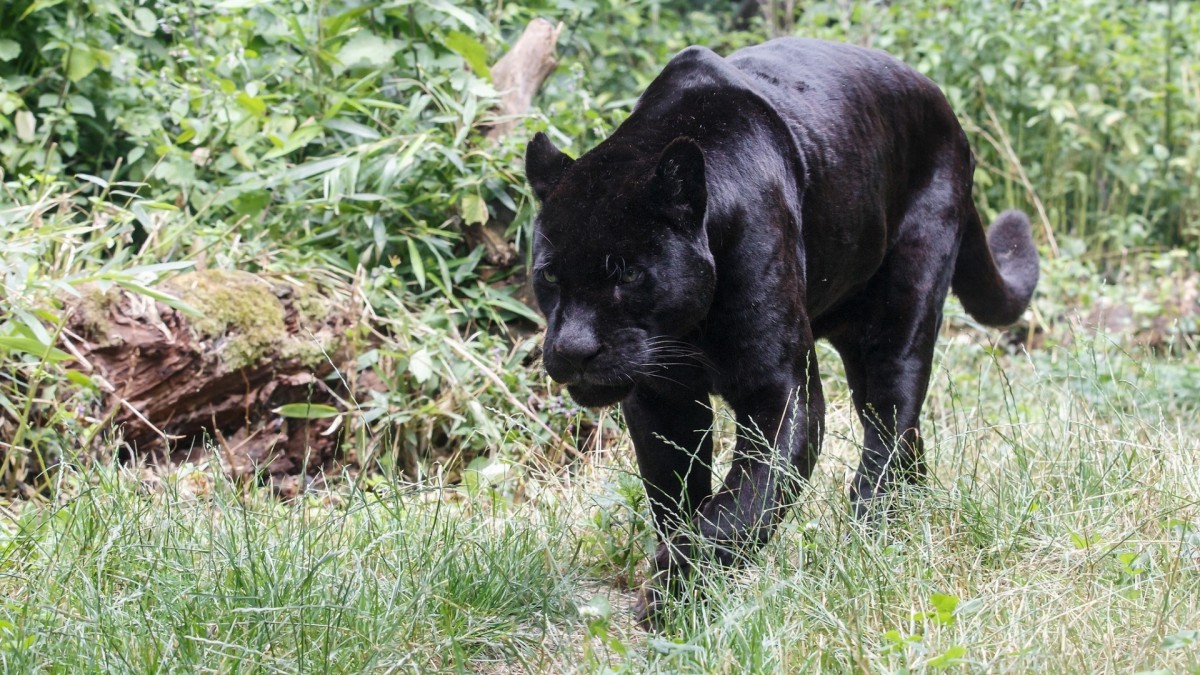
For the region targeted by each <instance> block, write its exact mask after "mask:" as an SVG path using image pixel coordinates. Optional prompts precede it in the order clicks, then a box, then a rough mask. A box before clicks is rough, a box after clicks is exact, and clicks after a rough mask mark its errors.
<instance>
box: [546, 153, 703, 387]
mask: <svg viewBox="0 0 1200 675" xmlns="http://www.w3.org/2000/svg"><path fill="white" fill-rule="evenodd" d="M525 170H526V174H527V176H528V178H529V182H530V184H531V185H532V187H533V191H534V194H535V195H536V196H537V198H538V200H539V201H540V202H541V203H542V210H541V213H539V214H538V217H537V222H536V224H535V231H534V240H533V278H534V291H535V293H536V295H537V300H538V304H539V305H540V306H541V309H542V312H543V313H544V314H545V315H546V339H545V344H544V346H543V354H544V355H543V361H544V363H545V365H546V372H547V373H549V374H550V377H552V378H553V379H555V380H556V381H558V382H562V383H563V384H566V385H567V389H568V391H570V393H571V396H572V397H573V398H574V399H575V400H576V401H578V402H579V403H580V404H582V405H585V406H603V405H610V404H613V403H616V402H618V401H620V400H621V399H623V398H624V397H625V396H626V395H627V394H628V393H629V391H630V390H631V389H632V388H633V385H634V384H636V383H637V382H639V381H643V380H646V379H647V378H653V377H655V375H656V373H658V372H661V370H662V369H663V368H664V367H665V366H666V365H668V364H670V363H672V362H678V361H680V360H681V359H684V358H686V355H684V354H682V353H681V350H686V349H687V348H686V347H683V346H681V343H679V342H678V340H677V339H678V338H679V337H681V336H683V335H686V334H687V333H689V332H691V331H692V330H694V329H695V328H696V327H697V326H698V324H699V323H700V322H701V321H703V320H704V317H705V316H706V315H707V314H708V309H709V306H710V305H711V304H712V298H713V292H714V289H715V286H716V268H715V266H714V264H713V257H712V253H711V251H710V250H709V245H708V235H707V233H706V231H705V227H704V216H705V210H706V206H707V201H708V193H707V190H706V187H705V166H704V153H703V151H702V150H701V149H700V146H698V145H697V144H696V143H695V142H694V141H692V140H690V139H687V138H676V139H675V140H674V141H672V142H671V143H670V144H668V145H667V146H666V148H665V149H663V150H662V151H661V152H654V151H649V152H647V151H646V149H644V148H630V147H626V148H611V147H605V146H603V145H602V146H600V147H599V148H597V149H596V150H593V151H592V152H590V153H588V154H585V155H584V156H583V157H581V158H580V159H579V160H572V159H571V158H570V157H567V155H565V154H563V153H562V152H561V151H559V150H558V148H556V147H554V144H553V143H552V142H551V141H550V139H549V138H547V137H546V135H545V134H541V133H539V134H537V135H536V136H535V137H534V138H533V140H532V141H531V142H530V143H529V146H528V148H527V149H526V153H525Z"/></svg>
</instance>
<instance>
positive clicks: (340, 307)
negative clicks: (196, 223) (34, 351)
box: [67, 271, 357, 477]
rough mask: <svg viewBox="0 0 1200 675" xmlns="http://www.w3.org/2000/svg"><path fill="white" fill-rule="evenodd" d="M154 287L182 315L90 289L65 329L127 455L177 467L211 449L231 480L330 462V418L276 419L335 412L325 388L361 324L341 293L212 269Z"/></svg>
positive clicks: (334, 390) (124, 294)
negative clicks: (292, 413)
mask: <svg viewBox="0 0 1200 675" xmlns="http://www.w3.org/2000/svg"><path fill="white" fill-rule="evenodd" d="M157 290H158V291H161V292H162V293H165V294H169V295H171V296H174V297H176V298H178V299H179V300H180V301H181V303H182V305H180V309H175V308H172V307H169V306H167V305H166V304H163V303H162V302H159V301H156V300H155V299H153V298H151V297H149V296H148V295H146V294H142V293H135V292H131V291H128V290H123V289H119V288H112V289H109V290H107V291H104V292H102V291H101V290H99V289H91V290H90V291H89V292H88V293H86V294H85V295H84V296H83V298H81V299H80V300H79V301H77V302H76V304H75V306H74V312H73V313H72V316H71V320H70V322H69V324H68V331H67V335H68V336H70V337H69V338H68V339H69V340H70V341H71V344H70V345H69V348H70V349H71V351H73V352H74V353H75V354H76V355H77V357H78V359H79V361H80V363H81V364H82V366H83V368H84V369H85V370H86V371H88V372H89V373H90V374H91V375H92V376H93V379H94V380H95V381H97V382H98V383H99V384H100V386H101V388H102V390H103V391H104V399H105V404H106V406H107V409H108V410H109V411H110V415H111V416H112V418H113V422H114V426H115V427H116V428H117V429H119V430H120V433H121V435H122V441H123V447H124V448H125V449H126V452H127V453H128V454H129V455H131V456H137V457H147V458H150V459H153V460H160V461H161V460H162V459H164V458H167V459H170V460H172V461H175V462H180V461H186V460H188V459H189V458H191V459H193V460H195V459H196V458H198V457H199V456H211V454H209V453H210V451H215V454H216V455H217V458H218V459H219V461H220V462H221V464H222V465H223V466H224V468H225V469H226V470H227V471H228V472H229V473H230V474H232V475H234V476H238V477H241V476H248V475H263V476H272V475H274V476H281V475H291V474H296V473H298V472H300V471H301V469H302V468H305V467H307V469H308V472H309V473H310V474H311V473H314V472H316V471H317V470H320V469H328V468H330V467H331V466H332V465H333V464H335V463H337V461H338V459H339V458H338V456H337V455H338V450H339V448H338V436H339V435H338V434H336V433H330V434H324V435H323V432H326V431H328V428H329V426H330V424H331V421H330V420H328V419H325V420H311V421H310V420H306V419H297V418H285V417H282V416H281V415H279V414H278V413H276V412H275V410H276V409H278V408H279V407H280V406H283V405H286V404H290V403H304V402H307V403H318V404H325V405H334V406H336V402H337V399H338V398H339V396H343V395H344V394H345V392H344V391H338V388H339V387H340V385H331V384H329V383H326V382H325V381H324V379H325V378H326V376H328V375H330V374H331V373H332V372H333V371H334V368H335V367H337V366H340V365H342V364H343V363H344V362H346V361H348V360H349V356H350V351H351V350H350V346H351V341H352V339H353V336H354V334H355V331H354V326H355V325H356V323H357V321H356V319H357V316H356V315H355V312H354V309H353V308H354V307H355V305H356V303H354V302H352V301H351V300H352V298H351V297H350V295H349V292H348V291H346V290H345V289H341V290H337V289H331V288H329V287H324V286H317V285H315V284H310V283H302V282H297V281H294V280H285V279H282V278H278V277H267V276H259V275H254V274H249V273H245V272H219V271H203V272H192V273H187V274H182V275H179V276H177V277H174V278H172V279H170V280H168V281H166V282H164V283H163V284H161V285H160V286H159V287H158V289H157ZM172 304H177V303H172ZM185 306H186V307H185ZM188 310H195V311H194V312H193V311H188ZM335 380H336V378H335Z"/></svg>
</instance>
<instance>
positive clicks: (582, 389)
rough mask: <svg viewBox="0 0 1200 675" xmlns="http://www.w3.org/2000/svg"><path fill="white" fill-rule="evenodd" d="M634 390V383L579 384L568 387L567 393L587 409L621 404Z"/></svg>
mask: <svg viewBox="0 0 1200 675" xmlns="http://www.w3.org/2000/svg"><path fill="white" fill-rule="evenodd" d="M632 390H633V383H632V382H629V381H626V382H624V383H621V384H597V383H591V382H577V383H575V384H568V385H567V392H568V393H569V394H571V398H572V399H574V400H575V402H576V403H578V404H579V405H581V406H583V407H585V408H603V407H605V406H610V405H615V404H617V403H620V402H621V401H622V400H624V398H625V397H626V396H628V395H629V392H630V391H632Z"/></svg>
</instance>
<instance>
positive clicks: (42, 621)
mask: <svg viewBox="0 0 1200 675" xmlns="http://www.w3.org/2000/svg"><path fill="white" fill-rule="evenodd" d="M832 357H833V354H832V352H829V353H826V354H823V365H824V367H825V369H826V378H825V386H826V390H827V398H828V400H829V408H830V412H829V415H828V425H827V428H828V433H827V436H826V447H825V453H824V456H823V458H822V460H821V462H820V464H819V467H818V472H817V475H816V476H815V477H814V479H813V481H812V483H811V485H810V488H809V489H808V491H807V494H806V495H805V496H804V498H803V499H802V500H801V503H800V504H799V505H798V506H797V508H796V509H794V511H793V514H792V516H791V517H790V518H789V519H788V520H787V521H786V523H785V526H784V528H783V530H782V531H781V532H780V534H779V536H778V537H776V539H775V540H774V541H773V542H772V543H771V544H770V545H769V546H768V547H767V549H766V550H764V551H762V552H761V554H759V555H758V556H756V560H755V561H754V564H752V565H751V566H749V567H748V568H746V569H745V570H743V571H741V572H739V573H736V574H726V573H723V572H719V571H714V570H708V571H705V572H704V573H703V575H702V582H703V585H704V588H705V593H704V599H702V600H700V601H697V602H693V603H690V604H681V605H679V606H678V607H676V608H675V611H674V612H673V614H672V616H671V617H670V619H669V625H668V628H667V629H666V630H665V631H664V632H663V633H661V634H647V633H644V632H642V631H641V630H639V629H637V628H635V627H634V626H632V624H631V621H630V618H629V612H628V606H629V604H630V603H631V600H632V593H631V592H630V591H629V590H628V589H627V584H626V582H627V581H629V580H630V578H631V577H632V576H636V573H637V572H638V571H640V569H641V568H639V567H638V565H637V563H638V561H639V560H640V559H641V558H642V556H644V554H645V551H646V550H647V547H648V546H649V541H648V531H647V529H646V526H645V521H644V519H643V514H644V509H643V507H644V503H643V500H642V498H641V492H640V490H639V489H638V487H637V481H636V479H635V478H634V475H633V466H632V464H631V461H632V460H631V453H630V452H629V451H628V448H626V447H624V442H623V444H622V445H621V446H619V447H616V448H609V449H607V450H605V451H603V452H601V453H599V454H595V455H592V456H591V457H590V458H589V460H588V462H587V463H586V464H584V465H577V466H575V467H573V469H572V470H570V471H567V472H559V473H557V474H548V473H538V472H536V471H535V470H534V469H532V468H528V467H525V468H521V467H508V469H509V470H508V471H506V472H501V471H496V472H487V471H484V472H481V473H480V474H479V476H475V477H473V478H472V479H469V480H467V481H466V483H465V486H460V487H458V488H444V489H438V488H436V487H433V486H404V485H398V484H396V483H394V482H391V481H387V480H380V481H377V482H376V483H375V484H373V485H372V486H370V489H369V490H368V491H355V490H353V489H351V488H346V489H345V490H342V491H337V492H330V493H325V494H320V495H311V496H309V497H307V498H304V499H302V500H300V501H297V502H295V503H281V502H279V501H277V500H276V499H274V498H272V497H270V496H269V495H268V494H267V493H266V491H259V490H256V489H246V488H243V487H238V486H235V485H233V484H231V483H229V482H227V481H225V480H224V479H222V478H219V477H213V475H212V474H210V473H209V472H207V471H204V470H202V469H200V468H193V469H189V470H184V471H181V472H178V473H175V474H172V475H170V476H167V477H156V476H154V475H153V474H150V473H148V472H143V473H141V474H138V473H137V472H135V471H134V470H133V469H129V468H114V467H105V466H100V467H95V468H86V469H77V470H74V471H72V472H68V473H64V474H62V475H61V476H60V481H59V487H58V489H57V502H58V503H57V505H56V506H52V507H50V506H37V505H32V504H28V503H22V504H19V505H13V506H12V507H11V508H13V509H16V512H12V511H9V510H5V511H4V518H3V520H2V521H0V522H2V523H3V534H2V535H0V594H2V595H3V597H4V598H6V599H5V600H4V601H3V604H2V605H0V607H2V609H0V668H2V669H3V670H4V671H5V672H30V671H52V672H90V671H106V672H114V671H115V672H159V671H179V670H182V671H188V672H195V671H221V672H228V671H239V672H240V671H251V672H364V671H377V672H454V671H475V672H514V671H515V672H529V671H533V672H607V671H614V670H615V671H629V672H651V671H663V672H665V671H683V672H730V673H735V672H736V673H742V672H801V671H806V672H807V671H813V672H846V671H871V672H876V671H897V670H922V669H929V670H935V669H943V668H956V669H959V670H964V669H965V670H968V671H988V672H1005V671H1007V672H1012V671H1017V672H1025V671H1031V670H1036V671H1051V672H1074V671H1078V672H1098V671H1121V672H1127V671H1147V670H1148V671H1157V670H1161V671H1163V672H1167V671H1170V672H1187V671H1191V672H1200V639H1198V638H1200V633H1197V631H1198V630H1200V620H1198V619H1197V618H1196V617H1200V509H1198V508H1197V503H1198V500H1200V474H1197V471H1196V467H1197V466H1198V465H1200V461H1198V460H1200V448H1198V447H1197V440H1196V438H1197V437H1198V435H1200V433H1198V432H1200V422H1198V418H1200V416H1198V415H1197V414H1196V408H1197V403H1198V398H1197V397H1196V396H1195V391H1196V390H1195V385H1194V384H1192V383H1193V382H1195V381H1196V378H1197V376H1198V375H1200V364H1198V363H1197V360H1196V358H1195V353H1194V352H1188V353H1187V355H1186V356H1184V357H1168V358H1158V359H1156V358H1152V357H1150V356H1149V355H1146V354H1142V353H1138V352H1131V351H1127V350H1125V349H1123V348H1121V347H1120V346H1119V345H1117V344H1115V343H1113V342H1111V341H1108V340H1106V339H1105V338H1102V337H1087V336H1083V335H1080V336H1078V338H1077V339H1076V340H1075V341H1074V344H1072V345H1069V346H1060V347H1054V348H1050V349H1045V350H1040V351H1035V352H1033V354H1032V355H1025V354H1019V355H1010V354H1008V353H1006V352H1005V351H1004V350H1000V349H993V348H990V347H988V346H986V345H980V344H978V343H977V342H974V341H965V340H953V339H952V340H948V341H947V342H946V343H945V344H944V348H943V353H942V355H941V359H940V362H939V365H938V370H937V375H936V378H935V379H936V381H935V383H934V385H933V387H932V389H931V392H930V397H929V402H928V404H927V412H926V416H925V432H926V434H927V435H928V437H929V438H930V440H931V455H930V457H931V466H932V470H933V473H934V480H933V481H931V484H930V485H929V486H928V487H926V488H922V489H918V490H913V491H910V492H909V493H907V494H904V495H901V496H899V497H898V500H899V504H898V506H899V507H900V508H899V509H898V513H899V514H900V515H898V516H897V518H896V519H894V520H893V521H892V522H890V523H889V524H888V526H887V527H886V529H885V530H884V531H882V532H865V531H863V530H861V529H860V528H858V526H857V525H855V524H854V523H853V522H852V521H851V520H850V519H849V518H848V517H847V515H846V512H847V503H846V499H845V496H844V495H845V489H844V486H845V483H846V480H847V477H848V475H849V473H850V472H851V471H852V469H853V466H854V464H855V462H856V456H857V453H858V438H857V435H858V433H859V432H858V430H857V422H856V421H854V420H853V412H852V408H851V405H850V402H849V395H848V392H847V391H846V389H845V385H844V383H843V382H842V380H841V378H840V375H839V374H838V373H837V372H836V371H837V369H836V367H835V362H836V359H834V358H832ZM728 435H729V434H728V432H727V430H726V431H723V432H722V436H723V441H724V445H726V446H727V445H728V441H729V439H728Z"/></svg>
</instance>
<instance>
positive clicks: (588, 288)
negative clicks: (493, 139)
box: [526, 38, 1038, 621]
mask: <svg viewBox="0 0 1200 675" xmlns="http://www.w3.org/2000/svg"><path fill="white" fill-rule="evenodd" d="M973 171H974V159H973V157H972V155H971V149H970V147H969V146H968V143H967V138H966V135H965V134H964V133H963V130H962V127H961V126H960V125H959V123H958V121H957V119H956V118H955V116H954V112H953V111H952V110H951V109H950V105H949V104H948V103H947V101H946V98H945V97H944V96H943V95H942V93H941V91H940V90H939V89H938V87H937V85H935V84H934V83H933V82H931V81H930V80H929V79H927V78H926V77H924V76H923V75H921V74H920V73H918V72H917V71H915V70H913V69H912V68H910V67H908V66H906V65H904V64H903V63H901V62H900V61H898V60H897V59H895V58H893V57H892V56H890V55H888V54H886V53H884V52H881V51H877V50H871V49H864V48H859V47H854V46H850V45H845V44H838V43H832V42H824V41H819V40H810V39H796V38H784V39H779V40H772V41H770V42H767V43H765V44H762V45H759V46H755V47H750V48H747V49H742V50H740V51H737V52H734V53H733V54H731V55H729V56H728V57H725V58H722V57H720V56H718V55H717V54H715V53H713V52H712V51H710V50H708V49H705V48H703V47H689V48H687V49H685V50H683V51H682V52H680V53H679V54H678V55H677V56H675V57H674V58H673V59H672V60H671V61H670V63H669V64H667V67H666V68H665V69H664V70H663V72H662V73H661V74H660V75H659V76H658V77H657V78H656V79H655V80H654V81H653V82H652V83H651V84H650V86H649V88H647V89H646V91H645V93H644V94H643V95H642V96H641V98H640V99H639V100H638V102H637V104H636V106H635V107H634V109H633V111H632V113H631V114H630V116H629V117H628V119H626V120H625V121H624V122H623V123H622V124H621V125H620V127H619V128H618V129H617V130H616V131H614V132H613V134H612V135H611V136H610V137H609V138H608V139H607V140H605V141H604V142H602V143H600V144H599V145H598V146H596V147H595V148H593V149H592V150H590V151H588V152H587V153H585V154H584V155H583V156H582V157H580V158H579V159H576V160H572V159H571V158H569V157H568V156H567V155H565V154H564V153H562V152H560V151H559V150H558V149H557V148H555V146H554V145H553V144H552V143H551V141H550V140H549V139H548V138H547V137H546V135H545V134H541V133H539V134H537V135H536V136H535V137H534V138H533V140H532V141H531V142H530V143H529V146H528V148H527V150H526V173H527V176H528V179H529V182H530V184H531V186H532V188H533V191H534V193H535V195H536V197H537V198H538V200H539V201H540V202H541V205H542V208H541V212H540V213H539V215H538V217H537V221H536V225H535V236H534V250H533V272H534V287H535V292H536V295H537V299H538V303H539V305H540V306H541V309H542V311H543V313H544V314H545V316H546V325H547V327H546V337H545V342H544V354H543V361H544V364H545V367H546V371H547V372H548V373H549V375H550V376H551V377H552V378H553V379H554V380H556V381H558V382H561V383H563V384H565V385H566V387H567V390H568V391H569V392H570V394H571V396H572V397H574V398H575V400H576V401H578V402H579V403H580V404H583V405H586V406H605V405H611V404H615V403H618V402H619V403H620V404H621V406H622V410H623V412H624V416H625V419H626V421H627V423H628V426H629V430H630V433H631V435H632V437H633V444H634V448H635V450H636V453H637V461H638V467H639V469H640V471H641V474H642V478H643V480H644V483H645V486H646V491H647V494H648V497H649V499H650V504H651V508H652V511H653V514H654V519H655V524H656V526H657V528H658V531H659V533H660V536H661V544H660V546H659V548H658V551H657V552H656V555H655V559H654V562H655V565H656V570H657V578H656V579H655V580H652V581H651V582H650V583H649V584H647V586H646V588H645V589H644V591H643V594H642V598H641V601H640V602H639V606H638V608H637V614H638V618H639V620H642V621H653V620H654V618H655V615H656V613H657V612H658V611H659V610H660V609H661V606H662V603H663V601H664V599H665V595H664V592H665V591H668V592H669V589H670V588H671V587H672V585H673V584H672V583H671V582H672V581H673V580H678V579H679V578H681V577H680V575H686V574H687V573H688V571H689V570H690V569H691V564H692V561H694V560H696V559H697V557H700V556H703V557H705V558H708V559H712V560H716V561H718V562H720V563H723V564H732V563H734V562H735V561H736V560H737V559H738V558H739V557H741V556H740V552H744V551H746V550H748V549H750V548H753V547H754V546H756V545H759V544H762V543H763V542H765V541H766V540H767V539H768V538H769V537H770V535H771V533H772V531H773V530H774V529H775V527H776V525H777V523H778V522H779V521H780V519H781V517H782V515H783V512H784V508H785V507H786V506H787V504H789V503H790V502H791V501H792V499H793V498H794V495H795V494H796V488H797V487H798V486H799V483H800V481H802V480H804V479H807V478H808V477H809V475H810V474H811V472H812V470H813V465H814V463H815V462H816V459H817V454H818V451H819V450H820V446H821V436H822V432H823V428H822V427H823V416H824V412H825V402H824V399H823V397H822V393H821V380H820V377H819V373H818V367H817V360H816V353H815V351H814V349H813V343H814V341H815V340H817V339H818V338H824V339H826V340H828V341H829V342H830V343H832V345H833V346H834V347H835V348H836V349H837V352H838V354H839V355H840V356H841V358H842V361H843V363H844V366H845V371H846V377H847V379H848V380H849V385H850V390H851V392H852V397H853V400H854V404H855V406H856V408H857V410H858V414H859V417H860V419H861V421H862V424H863V428H864V439H863V446H864V448H865V449H864V451H863V454H862V460H861V463H860V465H859V468H858V471H857V473H856V475H855V477H854V479H853V482H852V485H851V487H850V497H851V501H852V503H853V505H854V509H855V512H856V514H858V515H859V516H860V517H863V518H866V519H873V518H874V517H875V516H874V515H873V514H875V513H877V512H878V509H877V508H875V507H876V505H877V504H878V503H879V501H878V499H879V498H880V497H882V496H884V495H885V494H887V493H888V492H889V490H892V489H893V488H894V487H895V486H896V485H899V484H903V483H913V482H918V481H920V480H921V478H922V476H923V475H924V473H925V467H924V464H923V461H922V442H921V433H920V420H919V417H920V412H921V405H922V402H923V400H924V398H925V393H926V389H927V387H928V385H929V377H930V370H931V363H932V360H933V353H934V342H935V341H936V339H937V335H938V330H939V326H940V324H941V320H942V307H943V304H944V301H945V298H946V294H947V292H948V291H949V290H951V289H953V291H954V293H955V295H957V296H958V297H959V299H960V300H961V301H962V304H963V306H964V307H965V308H966V310H967V312H969V313H970V314H971V316H973V317H975V318H976V319H977V320H978V321H980V322H981V323H984V324H987V325H992V326H1001V325H1005V324H1009V323H1012V322H1013V321H1015V320H1017V319H1018V318H1019V317H1020V315H1021V313H1022V312H1023V311H1024V310H1025V308H1026V306H1027V305H1028V303H1029V300H1030V297H1031V296H1032V294H1033V291H1034V287H1035V286H1036V285H1037V280H1038V256H1037V251H1036V249H1035V246H1034V243H1033V239H1032V237H1031V235H1030V226H1029V220H1028V219H1027V218H1026V216H1025V215H1024V214H1023V213H1021V212H1019V211H1007V212H1005V213H1002V214H1000V216H999V217H998V218H997V220H996V221H995V222H994V223H993V224H992V225H991V227H990V228H989V229H988V231H987V234H986V236H985V234H984V229H983V226H982V224H981V222H980V218H979V214H978V212H977V211H976V209H975V206H974V203H973V201H972V198H971V186H972V175H973ZM710 394H717V395H719V396H721V397H723V398H724V399H725V401H726V402H728V404H729V405H730V406H731V407H732V408H733V410H734V411H735V413H736V416H737V422H738V427H739V429H740V432H739V437H738V440H737V446H736V450H735V456H734V459H733V465H732V468H731V470H730V471H729V474H728V475H727V476H726V477H725V480H724V483H723V484H722V485H721V487H720V488H719V489H718V490H716V492H713V489H712V474H711V469H710V467H711V463H712V439H711V436H710V426H711V424H712V421H713V416H712V411H711V408H710V405H709V396H710ZM689 531H690V532H693V533H695V532H698V534H699V536H694V535H693V534H687V532H689Z"/></svg>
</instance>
